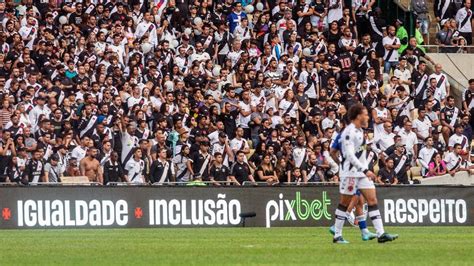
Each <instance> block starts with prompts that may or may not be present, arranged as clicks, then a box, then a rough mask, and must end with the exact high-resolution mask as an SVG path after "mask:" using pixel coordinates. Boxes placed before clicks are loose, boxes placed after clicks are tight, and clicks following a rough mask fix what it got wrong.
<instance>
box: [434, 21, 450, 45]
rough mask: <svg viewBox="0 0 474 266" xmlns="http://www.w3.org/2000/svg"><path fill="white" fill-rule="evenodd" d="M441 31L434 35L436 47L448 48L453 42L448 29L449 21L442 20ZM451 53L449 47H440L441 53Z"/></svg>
mask: <svg viewBox="0 0 474 266" xmlns="http://www.w3.org/2000/svg"><path fill="white" fill-rule="evenodd" d="M440 24H441V30H440V31H438V33H436V42H435V43H436V45H439V46H449V45H452V40H453V31H452V30H451V29H450V27H449V21H448V20H447V19H443V20H441V22H440ZM451 51H452V48H450V47H441V48H440V52H441V53H449V52H451Z"/></svg>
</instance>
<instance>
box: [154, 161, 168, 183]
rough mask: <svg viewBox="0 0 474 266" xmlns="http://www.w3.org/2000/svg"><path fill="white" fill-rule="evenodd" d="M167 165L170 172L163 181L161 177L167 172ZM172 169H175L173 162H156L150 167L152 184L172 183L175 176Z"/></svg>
mask: <svg viewBox="0 0 474 266" xmlns="http://www.w3.org/2000/svg"><path fill="white" fill-rule="evenodd" d="M166 164H168V170H167V173H166V175H165V177H164V179H163V180H161V177H162V176H163V172H164V171H165V167H166ZM172 167H173V164H172V163H171V161H166V162H161V161H160V160H156V161H154V162H153V163H152V164H151V167H150V181H151V182H152V183H157V182H169V181H171V180H172V176H173V170H172Z"/></svg>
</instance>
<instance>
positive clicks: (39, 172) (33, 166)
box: [23, 160, 44, 183]
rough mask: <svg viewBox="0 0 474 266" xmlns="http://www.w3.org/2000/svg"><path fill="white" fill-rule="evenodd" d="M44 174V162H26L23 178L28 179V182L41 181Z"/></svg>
mask: <svg viewBox="0 0 474 266" xmlns="http://www.w3.org/2000/svg"><path fill="white" fill-rule="evenodd" d="M43 175H44V164H43V162H42V161H36V160H30V161H29V162H28V163H27V164H26V168H25V171H24V172H23V178H26V179H28V182H35V183H36V182H41V181H42V180H41V177H42V176H43Z"/></svg>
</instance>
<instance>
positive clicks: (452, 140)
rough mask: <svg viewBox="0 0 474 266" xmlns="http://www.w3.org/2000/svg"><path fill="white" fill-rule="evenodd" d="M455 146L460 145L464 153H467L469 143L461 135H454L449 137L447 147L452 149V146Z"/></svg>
mask: <svg viewBox="0 0 474 266" xmlns="http://www.w3.org/2000/svg"><path fill="white" fill-rule="evenodd" d="M456 144H461V146H462V147H461V148H462V149H463V150H464V151H467V150H468V148H469V141H468V139H467V137H466V136H464V135H462V134H461V135H457V134H454V135H452V136H451V137H449V141H448V147H454V145H456Z"/></svg>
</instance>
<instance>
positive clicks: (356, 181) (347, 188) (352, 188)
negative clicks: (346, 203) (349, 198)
mask: <svg viewBox="0 0 474 266" xmlns="http://www.w3.org/2000/svg"><path fill="white" fill-rule="evenodd" d="M371 188H375V185H374V182H373V181H372V180H370V179H369V178H368V177H366V176H365V177H341V180H340V181H339V193H341V194H343V195H354V194H355V193H356V191H357V189H371Z"/></svg>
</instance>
